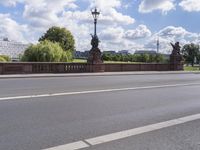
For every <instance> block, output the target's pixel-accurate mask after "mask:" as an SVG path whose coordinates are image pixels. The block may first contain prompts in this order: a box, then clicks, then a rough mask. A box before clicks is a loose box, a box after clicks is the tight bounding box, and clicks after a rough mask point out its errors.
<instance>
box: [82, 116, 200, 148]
mask: <svg viewBox="0 0 200 150" xmlns="http://www.w3.org/2000/svg"><path fill="white" fill-rule="evenodd" d="M198 119H200V114H196V115H192V116H187V117H183V118H178V119H173V120H169V121H165V122H160V123H156V124H152V125H147V126H144V127H139V128H134V129H130V130H125V131H120V132H116V133H112V134H107V135H103V136H99V137H95V138H91V139H86V140H85V141H86V142H88V143H89V144H91V145H98V144H103V143H107V142H111V141H115V140H120V139H124V138H128V137H131V136H135V135H139V134H143V133H147V132H151V131H155V130H159V129H163V128H167V127H171V126H175V125H180V124H183V123H186V122H190V121H194V120H198Z"/></svg>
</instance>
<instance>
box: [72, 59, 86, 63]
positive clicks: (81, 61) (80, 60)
mask: <svg viewBox="0 0 200 150" xmlns="http://www.w3.org/2000/svg"><path fill="white" fill-rule="evenodd" d="M73 62H74V63H86V62H87V60H85V59H74V60H73Z"/></svg>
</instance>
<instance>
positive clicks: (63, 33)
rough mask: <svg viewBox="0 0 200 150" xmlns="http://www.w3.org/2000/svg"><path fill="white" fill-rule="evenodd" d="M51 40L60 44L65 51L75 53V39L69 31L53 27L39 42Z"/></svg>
mask: <svg viewBox="0 0 200 150" xmlns="http://www.w3.org/2000/svg"><path fill="white" fill-rule="evenodd" d="M45 40H49V41H51V42H57V43H59V44H60V46H61V47H62V49H63V50H64V51H70V52H72V53H73V52H74V51H75V41H74V37H73V35H72V34H71V32H70V31H69V30H67V29H66V28H60V27H51V28H50V29H49V30H48V31H47V32H46V33H45V34H44V35H43V36H42V37H41V38H40V39H39V41H40V42H41V41H45Z"/></svg>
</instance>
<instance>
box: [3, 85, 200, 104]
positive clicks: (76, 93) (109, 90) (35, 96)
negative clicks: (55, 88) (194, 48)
mask: <svg viewBox="0 0 200 150" xmlns="http://www.w3.org/2000/svg"><path fill="white" fill-rule="evenodd" d="M193 85H200V83H188V84H171V85H170V84H169V85H156V86H145V87H129V88H118V89H105V90H93V91H80V92H66V93H50V94H41V95H27V96H13V97H2V98H0V101H4V100H16V99H29V98H41V97H53V96H67V95H79V94H92V93H104V92H117V91H128V90H145V89H156V88H167V87H180V86H193Z"/></svg>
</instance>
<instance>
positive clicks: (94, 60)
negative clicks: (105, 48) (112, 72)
mask: <svg viewBox="0 0 200 150" xmlns="http://www.w3.org/2000/svg"><path fill="white" fill-rule="evenodd" d="M91 13H92V16H93V18H94V35H92V34H91V36H92V40H91V45H92V49H91V50H90V52H89V56H88V60H87V62H88V63H89V64H102V63H103V61H102V57H101V51H100V49H99V48H98V45H99V42H100V41H99V38H98V36H97V19H98V17H99V15H100V12H99V11H98V10H97V8H94V9H93V10H91ZM100 70H103V69H102V68H100ZM96 71H97V70H96Z"/></svg>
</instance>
